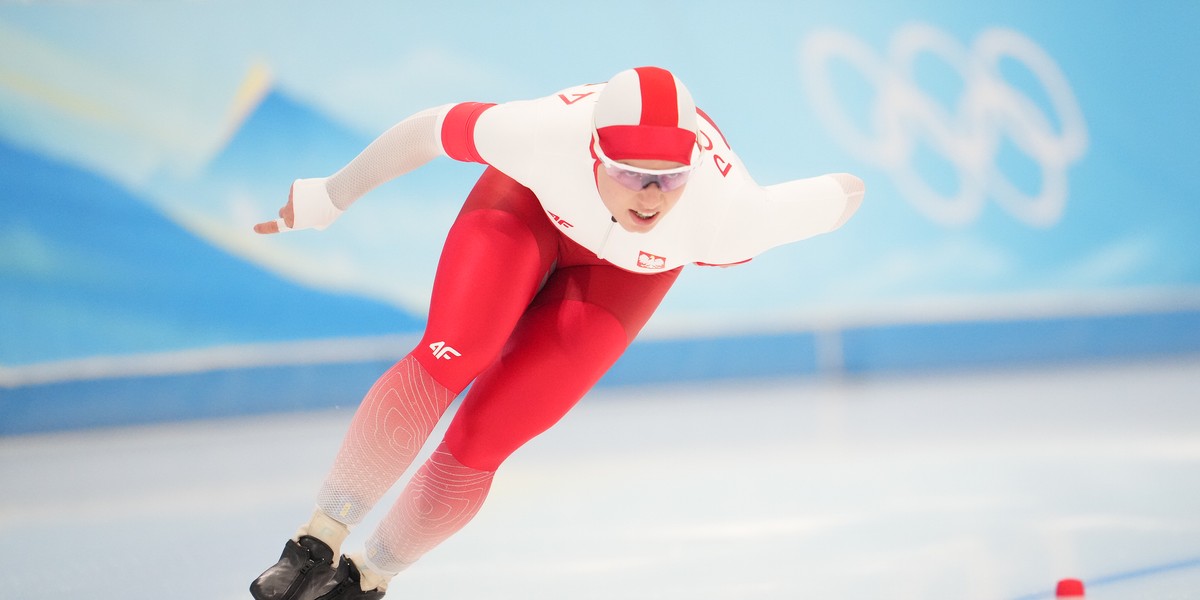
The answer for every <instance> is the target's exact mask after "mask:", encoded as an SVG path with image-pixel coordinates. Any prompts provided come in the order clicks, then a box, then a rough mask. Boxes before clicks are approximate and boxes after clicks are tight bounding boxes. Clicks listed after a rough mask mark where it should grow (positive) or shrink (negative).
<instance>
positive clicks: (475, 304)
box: [251, 169, 559, 600]
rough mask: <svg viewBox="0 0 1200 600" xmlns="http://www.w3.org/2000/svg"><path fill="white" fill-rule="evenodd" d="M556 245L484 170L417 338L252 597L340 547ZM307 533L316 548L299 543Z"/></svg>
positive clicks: (516, 191)
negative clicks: (313, 507) (302, 523)
mask: <svg viewBox="0 0 1200 600" xmlns="http://www.w3.org/2000/svg"><path fill="white" fill-rule="evenodd" d="M558 243H559V234H558V232H557V230H555V229H554V227H553V226H552V225H551V224H550V221H549V219H547V218H546V216H545V215H544V214H543V212H542V210H541V207H540V204H539V203H538V201H537V198H536V197H534V196H533V193H532V192H530V191H529V190H528V189H526V188H524V187H522V186H520V185H519V184H517V183H516V182H515V181H513V180H512V179H510V178H508V177H506V176H504V175H503V174H501V173H499V171H496V170H494V169H488V170H487V171H485V172H484V174H483V176H482V177H480V180H479V182H478V183H477V184H476V186H475V188H474V189H473V190H472V192H471V194H470V196H469V197H468V198H467V202H466V203H465V204H464V206H463V210H462V212H461V213H460V214H459V216H458V219H457V220H456V221H455V223H454V226H453V227H451V229H450V233H449V234H448V236H447V238H446V244H445V247H444V248H443V251H442V256H441V260H440V262H439V264H438V271H437V275H436V277H435V279H434V285H433V295H432V298H431V306H430V311H429V322H428V326H427V328H426V330H425V336H424V338H423V339H422V341H421V343H420V344H419V345H418V346H417V348H416V349H415V350H414V351H413V352H412V353H410V354H409V355H408V356H406V357H405V358H404V359H403V360H401V361H400V362H399V363H397V364H396V365H395V366H393V367H392V368H391V369H390V370H389V371H388V372H387V373H385V374H384V376H383V377H381V378H380V379H379V381H377V382H376V384H375V386H373V387H372V389H371V391H370V392H369V393H368V394H367V396H366V398H364V400H363V403H362V405H361V406H360V407H359V409H358V411H357V412H356V413H355V416H354V419H353V421H352V422H351V426H350V429H349V431H348V432H347V435H346V437H345V439H344V441H343V443H342V447H341V448H340V449H339V451H338V455H337V458H336V459H335V461H334V465H333V468H332V469H331V470H330V472H329V474H328V475H327V477H326V480H325V483H324V484H323V485H322V487H321V490H320V492H319V494H318V501H317V504H318V510H317V512H316V513H315V514H314V516H313V519H312V521H310V522H309V523H308V524H307V525H305V526H304V527H302V528H301V530H300V532H299V533H298V534H297V536H296V537H295V538H294V539H293V540H291V541H290V542H289V545H288V546H287V547H285V550H284V555H283V556H282V557H281V558H280V562H279V563H277V565H276V566H275V567H272V568H271V569H268V570H267V572H265V573H263V575H262V576H261V577H260V578H259V580H257V581H256V582H255V584H254V585H253V586H252V587H251V589H252V591H253V592H254V595H255V598H259V599H260V600H263V599H271V600H276V599H280V598H282V596H277V595H274V594H275V591H272V590H265V588H264V585H265V583H267V582H276V583H278V582H280V581H284V580H286V579H287V577H285V576H284V575H285V574H287V573H290V570H294V569H296V568H299V567H296V566H295V565H296V564H308V563H309V562H311V561H316V562H320V558H319V557H317V555H321V556H324V554H326V553H327V552H326V551H325V549H326V548H327V549H328V553H332V555H333V556H334V557H335V558H336V557H338V556H339V555H340V551H341V548H340V546H341V543H342V541H343V540H344V539H345V537H346V534H347V533H348V532H349V529H350V527H351V526H353V525H356V524H358V523H359V522H361V520H362V519H363V517H364V516H365V515H366V513H367V512H368V511H369V510H370V509H371V507H372V506H374V504H375V503H376V502H378V500H379V499H380V498H381V497H382V496H383V494H385V493H386V492H387V490H388V489H389V488H390V487H391V486H392V485H393V484H394V483H395V482H396V480H397V479H399V477H400V476H401V475H402V474H403V473H404V471H405V470H406V469H407V468H408V467H409V465H410V464H411V462H412V460H413V458H415V456H416V455H417V453H418V452H419V451H420V449H421V446H422V444H423V443H424V442H425V440H426V439H427V438H428V436H429V433H430V432H431V431H432V429H433V428H434V426H435V425H436V423H437V421H438V419H439V418H440V417H441V415H442V414H443V413H444V411H445V410H446V408H447V407H448V406H449V404H450V402H451V401H452V400H453V399H454V397H455V395H457V394H458V393H459V392H461V391H462V390H463V389H464V388H465V387H466V386H467V385H468V384H469V383H470V382H471V381H472V380H473V379H474V378H475V376H476V375H478V374H479V373H480V372H481V371H482V370H483V369H484V368H486V367H487V366H488V365H489V364H491V363H492V362H493V361H494V360H495V359H496V357H497V356H498V355H499V353H500V350H501V348H502V347H503V345H504V342H505V340H506V339H507V338H508V336H509V335H510V333H511V332H512V330H513V328H514V327H515V326H516V323H517V321H518V320H519V319H520V317H521V314H522V313H523V312H524V310H525V308H526V307H527V306H528V304H529V302H530V300H532V298H533V297H534V295H536V294H537V292H538V290H539V289H540V287H541V285H542V284H543V283H544V282H545V280H546V277H547V275H548V273H549V272H550V271H551V270H552V269H553V267H554V263H555V260H556V258H557V255H558V254H557V253H558ZM314 540H315V541H316V542H319V544H320V546H323V548H321V547H317V548H316V549H309V548H308V547H307V546H306V545H305V544H309V543H310V542H312V541H314ZM289 552H291V553H292V555H294V557H295V558H294V560H291V561H290V562H289V561H288V560H285V559H287V557H288V556H289ZM304 552H307V553H308V555H307V558H304V559H303V560H301V558H302V556H301V555H303V554H304ZM314 557H317V558H314ZM317 570H318V571H320V573H322V574H321V575H319V576H318V575H313V576H308V577H309V580H312V581H317V580H319V579H321V578H322V577H327V576H328V577H333V576H332V575H328V573H329V571H330V570H331V568H330V566H329V565H326V566H324V568H323V570H322V569H317ZM305 572H306V573H308V572H309V571H305ZM355 572H356V573H357V571H355ZM356 577H357V575H356ZM314 578H315V579H314ZM364 579H366V578H365V577H364ZM256 588H257V591H256ZM264 590H265V591H264ZM281 593H282V592H281ZM288 598H289V599H294V600H312V598H311V597H308V596H304V595H299V596H288Z"/></svg>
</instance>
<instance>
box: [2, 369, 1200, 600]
mask: <svg viewBox="0 0 1200 600" xmlns="http://www.w3.org/2000/svg"><path fill="white" fill-rule="evenodd" d="M1198 399H1200V358H1192V359H1180V360H1173V361H1167V362H1157V363H1148V364H1140V365H1116V366H1090V367H1076V368H1068V369H1061V368H1060V369H1054V370H1024V371H1006V372H989V373H985V374H960V375H942V376H936V377H934V376H920V377H918V376H912V377H873V378H869V379H863V380H853V381H827V380H821V381H817V380H797V381H766V382H763V381H758V382H753V383H746V382H727V383H719V384H703V385H695V386H670V387H667V386H663V387H640V388H606V389H601V390H598V391H596V392H594V393H593V394H591V395H590V396H588V397H587V398H586V399H585V400H584V401H583V403H581V404H580V406H579V407H578V408H577V409H576V410H575V411H574V412H572V413H571V414H570V415H568V416H567V418H566V419H565V420H564V421H563V422H562V423H561V424H560V425H559V426H558V427H556V428H555V429H553V430H551V431H550V432H549V433H547V434H546V435H544V436H543V437H541V438H538V439H536V440H534V441H533V442H532V443H530V444H529V445H528V446H526V447H525V448H524V449H522V450H520V451H518V453H517V454H515V455H514V456H513V457H512V458H511V459H510V460H509V462H508V463H507V464H505V465H504V466H503V467H502V468H501V471H500V473H499V475H498V477H497V479H496V483H495V486H494V487H493V490H492V493H491V496H490V498H489V500H488V502H487V504H486V505H485V506H484V508H483V511H482V512H481V513H480V514H479V516H478V517H477V518H476V519H475V521H474V522H472V523H471V524H470V525H468V526H467V528H466V529H464V530H463V531H462V532H460V533H459V534H458V535H457V536H455V537H454V538H451V540H450V541H449V542H447V543H446V544H444V545H443V546H441V547H439V548H437V549H435V550H434V551H433V552H431V553H430V554H429V555H427V556H426V557H425V559H424V560H423V561H421V562H420V563H418V564H417V565H416V566H414V567H413V568H412V569H410V570H409V571H408V572H406V573H403V574H401V575H400V577H398V578H397V579H396V580H395V581H394V582H393V585H392V588H391V590H390V591H389V593H388V596H387V597H388V598H389V599H392V600H400V599H405V598H413V599H417V598H420V599H480V598H486V599H489V600H563V599H570V600H591V599H595V600H601V599H603V600H613V599H621V600H731V599H773V600H774V599H778V600H783V599H787V600H799V599H817V600H827V599H851V600H857V599H863V600H867V599H871V600H901V599H921V600H930V599H935V600H936V599H947V600H974V599H980V600H1016V599H1018V598H1022V599H1027V600H1032V599H1034V598H1049V597H1052V594H1049V593H1048V592H1049V590H1051V589H1052V588H1053V585H1054V582H1055V581H1056V580H1058V579H1059V578H1062V577H1077V578H1082V579H1084V580H1085V581H1086V582H1087V583H1088V584H1089V594H1088V598H1089V600H1102V599H1117V598H1120V599H1137V600H1146V599H1167V598H1200V402H1198ZM349 417H350V410H349V409H348V408H347V409H344V410H340V411H329V412H321V413H313V414H301V415H282V416H268V417H254V418H244V419H237V420H229V421H220V422H211V421H210V422H193V423H182V424H171V425H162V426H153V427H139V428H128V429H108V430H96V431H88V432H76V433H61V434H50V435H35V436H21V437H8V438H0V483H2V486H0V540H3V543H0V564H3V565H4V567H5V568H4V569H3V571H2V572H0V598H4V599H6V600H7V599H11V600H40V599H51V598H53V599H60V598H61V599H65V598H71V599H88V600H110V599H111V600H126V599H140V598H147V599H150V598H153V599H159V598H172V599H174V600H234V599H238V600H248V598H249V594H248V592H247V591H246V587H247V585H248V584H249V582H250V581H251V580H252V579H253V578H254V577H255V576H256V575H257V574H258V573H259V572H260V571H262V569H264V568H265V567H267V566H268V565H270V564H271V563H273V562H274V560H275V558H276V557H277V556H278V553H279V550H280V549H281V547H282V544H283V541H284V539H285V538H287V537H288V536H289V535H291V534H292V532H293V531H294V529H295V528H296V526H297V525H298V524H299V523H300V522H301V521H303V520H305V519H306V518H307V517H308V515H309V513H310V511H311V507H312V503H313V494H314V493H315V491H316V487H317V485H318V484H319V483H320V481H321V479H322V477H323V475H324V472H325V469H326V468H327V466H328V465H329V463H330V461H331V460H332V457H333V453H334V451H335V449H336V448H337V447H338V444H339V442H340V438H341V434H342V432H343V429H344V427H345V425H346V423H347V422H348V419H349ZM436 435H438V434H437V433H435V436H436ZM397 491H398V490H394V491H393V494H392V495H391V496H389V498H387V499H385V502H390V499H391V498H392V497H394V495H395V493H396V492H397ZM382 508H383V507H382V506H381V507H380V509H382ZM381 512H382V510H376V513H375V515H374V516H373V517H372V518H373V519H378V518H379V516H380V513H381ZM372 524H373V521H369V522H368V523H366V524H364V526H363V527H361V528H360V529H358V530H356V531H355V532H354V533H353V534H352V536H351V539H350V541H349V543H348V548H347V550H354V549H356V548H357V547H359V546H361V543H362V540H363V539H364V538H365V535H366V532H367V530H368V529H369V527H370V526H371V525H372Z"/></svg>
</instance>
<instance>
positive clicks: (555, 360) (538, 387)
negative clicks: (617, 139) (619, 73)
mask: <svg viewBox="0 0 1200 600" xmlns="http://www.w3.org/2000/svg"><path fill="white" fill-rule="evenodd" d="M602 87H603V84H596V85H584V86H579V87H575V88H570V89H567V90H563V91H562V92H559V93H557V94H554V95H551V96H547V97H544V98H539V99H535V100H529V101H519V102H510V103H506V104H499V105H492V104H481V103H462V104H456V105H448V106H445V107H440V108H438V109H432V110H430V111H426V112H424V113H420V114H419V115H416V116H414V117H412V118H410V119H408V120H406V121H405V122H402V123H401V124H399V125H397V126H396V127H394V128H393V129H392V130H390V131H389V132H388V133H385V134H384V135H383V136H381V137H380V138H379V139H378V140H377V141H376V142H374V143H372V145H371V146H369V147H368V148H367V149H366V150H365V151H364V152H363V153H362V154H361V155H359V157H357V158H356V159H355V160H354V161H353V162H351V163H350V164H349V165H347V167H346V168H344V169H343V170H342V171H340V172H339V173H338V174H336V175H334V176H332V177H330V178H329V179H328V181H327V182H326V186H325V187H326V188H327V190H328V193H329V197H330V199H331V201H332V203H333V204H334V205H336V206H337V207H338V208H339V209H344V208H346V207H348V206H349V204H350V203H351V202H353V201H354V200H355V199H357V197H359V196H361V195H362V194H364V193H365V192H366V191H367V190H369V189H371V188H373V187H374V186H376V185H379V184H380V183H383V181H385V180H386V179H389V178H391V177H393V176H396V175H398V174H402V173H403V172H405V171H407V170H409V169H411V168H415V167H417V166H419V165H420V164H423V163H424V162H425V161H427V160H429V159H430V158H432V156H433V155H437V154H442V155H446V156H449V157H450V158H453V159H456V160H461V161H473V162H478V163H482V164H485V165H488V168H487V169H486V170H485V171H484V173H483V175H482V176H481V177H480V179H479V181H478V183H477V184H476V185H475V187H474V189H473V190H472V191H471V193H470V195H469V196H468V197H467V200H466V202H465V204H464V205H463V208H462V211H461V212H460V214H459V216H458V217H457V219H456V221H455V222H454V224H453V226H452V227H451V229H450V231H449V233H448V235H447V238H446V242H445V247H444V249H443V251H442V255H441V258H440V262H439V264H438V269H437V275H436V277H435V280H434V285H433V294H432V298H431V304H430V311H429V320H428V325H427V328H426V330H425V334H424V337H423V339H422V340H421V342H420V344H419V345H418V346H417V347H416V348H415V349H414V350H413V351H412V352H411V353H410V354H409V355H408V356H406V357H405V358H404V359H403V360H401V361H400V362H399V363H397V364H396V365H395V366H394V367H392V368H391V369H390V370H389V371H388V372H387V373H385V374H384V375H383V376H382V377H381V378H380V379H379V380H378V381H377V382H376V384H375V386H374V387H373V388H372V389H371V391H370V392H369V393H368V394H367V396H366V398H365V399H364V401H363V403H362V405H361V406H360V408H359V410H358V412H357V413H356V415H355V417H354V420H353V422H352V424H351V427H350V431H349V432H348V434H347V436H346V439H345V441H344V443H343V446H342V448H341V450H340V451H339V453H338V457H337V460H336V461H335V464H334V467H333V469H332V470H331V472H330V474H329V476H328V478H327V479H326V482H325V484H324V486H323V487H322V490H321V492H320V494H319V497H318V505H319V507H320V508H321V509H322V510H323V511H325V512H326V513H328V514H329V515H330V516H332V517H334V518H335V519H338V520H340V521H342V522H344V523H347V524H355V523H358V522H359V521H360V520H361V519H362V518H363V516H364V515H365V513H366V512H367V511H368V510H369V509H370V508H371V506H372V505H374V504H375V503H376V502H377V501H378V500H379V498H380V497H381V496H382V495H383V494H384V493H385V492H386V490H387V489H388V488H389V487H391V485H393V483H394V482H395V481H396V480H397V479H398V478H399V477H400V476H401V475H402V474H403V472H404V471H405V469H406V468H407V467H408V465H409V463H410V462H411V461H412V460H413V457H414V456H415V454H416V453H417V451H418V450H419V449H420V447H421V446H422V444H423V443H424V442H425V440H426V439H427V436H428V435H429V433H430V431H431V430H432V428H433V427H434V425H435V424H436V423H437V421H438V419H439V418H440V417H441V415H442V414H443V412H444V411H445V410H446V408H447V406H448V405H449V404H450V402H451V401H452V400H453V398H454V397H455V396H456V395H457V394H458V393H459V392H461V391H462V390H463V389H464V388H466V387H467V385H468V384H470V383H472V382H473V385H472V386H471V389H470V392H469V393H468V394H467V396H466V397H465V398H464V399H463V402H462V405H461V407H460V409H459V410H458V412H457V413H456V415H455V417H454V419H453V421H452V422H451V424H450V426H449V429H448V431H447V433H446V436H445V438H444V439H443V441H442V443H441V445H440V446H439V447H438V449H437V451H436V452H435V453H434V455H433V457H432V458H431V459H430V460H429V461H428V462H427V463H426V464H425V465H423V466H422V467H421V468H420V469H419V470H418V472H417V473H416V474H415V475H414V477H413V479H412V481H411V482H410V483H409V484H408V486H407V487H406V489H405V491H404V492H403V494H402V495H401V497H400V499H399V500H398V501H397V504H396V506H395V507H394V508H393V509H392V510H391V511H390V512H389V514H388V515H387V516H386V517H385V519H384V521H383V522H382V523H381V525H380V527H379V529H378V530H377V531H376V532H375V534H374V535H373V536H372V537H371V539H370V540H368V543H367V546H368V556H367V559H368V561H369V562H370V563H371V566H372V567H373V568H376V569H378V570H380V571H384V572H397V571H399V570H400V569H402V568H404V567H405V566H407V565H408V564H411V563H412V562H413V561H415V560H416V559H417V558H418V557H420V555H421V554H423V553H424V552H425V551H427V550H428V549H430V548H432V547H433V546H434V545H436V544H437V543H439V542H440V541H441V540H443V539H445V538H446V537H448V536H449V535H451V534H452V533H453V532H455V531H457V530H458V528H460V527H462V525H464V524H465V523H466V522H467V521H469V520H470V518H471V517H472V516H473V515H474V514H475V511H476V510H478V508H479V505H480V504H481V503H482V502H483V499H484V497H485V496H486V494H487V490H488V486H489V485H490V482H491V476H492V473H493V472H494V471H495V470H496V469H497V468H498V467H499V465H500V464H501V463H502V462H503V461H504V460H505V459H506V458H507V457H508V456H509V455H510V454H511V453H512V452H513V451H514V450H516V449H517V448H518V447H520V446H521V445H522V444H524V443H525V442H527V441H528V440H530V439H532V438H533V437H534V436H536V435H538V434H539V433H541V432H543V431H545V430H546V429H547V428H549V427H550V426H552V425H553V424H554V423H555V422H557V421H558V420H559V419H560V418H561V417H562V416H563V415H564V414H565V413H566V412H567V411H568V410H570V408H571V407H572V406H574V405H575V403H576V402H577V401H578V400H579V399H580V398H581V397H582V396H583V395H584V394H585V393H586V392H587V391H588V390H589V389H590V388H591V387H592V386H593V385H594V384H595V383H596V381H597V380H598V379H599V378H600V377H601V376H602V375H603V374H604V373H605V371H607V370H608V368H609V367H610V366H611V365H612V364H613V363H614V362H615V361H616V360H617V358H618V357H619V356H620V355H621V353H622V352H623V351H624V350H625V348H626V347H627V346H628V345H629V343H630V342H631V341H632V340H633V339H634V337H635V336H637V334H638V332H639V331H640V330H641V328H642V326H643V325H645V323H646V321H647V320H648V319H649V318H650V315H651V314H652V313H653V312H654V310H655V309H656V308H657V306H658V305H659V303H660V301H661V300H662V298H663V297H664V295H665V294H666V292H667V290H668V289H669V288H670V287H671V285H672V283H673V282H674V281H675V279H676V277H677V276H678V275H679V272H680V269H681V267H682V266H683V265H686V264H688V263H702V264H710V265H728V264H735V263H740V262H745V261H747V260H749V259H751V258H752V257H754V256H755V255H757V254H759V253H761V252H763V251H765V250H767V249H769V248H772V247H774V246H779V245H782V244H786V243H789V242H793V241H797V240H801V239H804V238H807V237H810V236H813V235H816V234H820V233H824V232H827V231H831V230H833V229H835V228H837V227H838V226H840V225H841V224H842V223H843V222H845V220H846V219H848V218H849V216H850V215H851V214H852V213H853V212H854V210H855V209H856V208H857V206H858V203H859V201H860V199H861V197H862V184H861V181H860V180H858V179H857V178H855V177H853V176H850V175H845V174H837V175H825V176H821V177H814V178H810V179H801V180H796V181H790V182H787V183H783V184H779V185H773V186H766V187H764V186H759V185H758V184H756V183H755V182H754V180H753V179H752V178H751V177H750V174H749V173H747V171H746V169H745V167H744V165H743V164H742V162H741V161H740V160H739V159H738V157H737V155H736V154H735V153H734V152H733V150H732V149H731V147H730V146H729V144H728V142H727V141H726V140H725V138H724V136H723V135H722V134H721V132H720V131H719V130H718V129H717V127H716V125H715V124H714V123H713V122H712V121H711V120H710V119H709V118H708V117H707V115H704V113H703V112H699V111H698V112H699V115H700V116H701V117H702V118H701V119H700V120H699V123H700V127H699V132H698V144H700V146H701V149H702V150H703V154H702V155H701V158H700V160H701V163H700V165H699V166H698V168H697V169H696V170H695V171H694V172H693V173H692V175H691V177H690V179H689V182H688V184H687V186H686V188H685V191H684V192H683V195H682V196H681V197H680V199H679V201H678V202H677V204H676V205H675V206H674V208H673V209H672V210H671V211H670V212H669V213H667V214H665V215H664V216H663V217H662V219H661V221H660V222H659V223H658V224H657V225H656V226H655V227H654V229H652V230H651V231H649V232H646V233H631V232H628V231H625V230H624V229H622V228H621V227H620V225H618V224H617V223H616V222H615V221H614V219H613V218H612V215H611V214H610V213H609V212H608V210H607V209H606V208H605V206H604V204H603V202H602V201H601V199H600V197H599V195H598V193H597V189H596V177H597V168H599V162H598V161H597V160H596V158H595V156H594V155H593V154H592V152H591V149H590V140H591V137H592V107H593V105H594V103H595V100H596V96H597V95H598V93H599V91H600V90H601V89H602Z"/></svg>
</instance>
